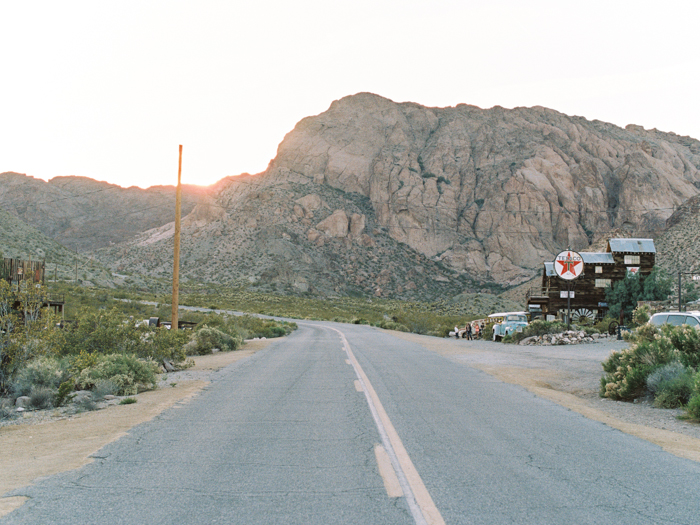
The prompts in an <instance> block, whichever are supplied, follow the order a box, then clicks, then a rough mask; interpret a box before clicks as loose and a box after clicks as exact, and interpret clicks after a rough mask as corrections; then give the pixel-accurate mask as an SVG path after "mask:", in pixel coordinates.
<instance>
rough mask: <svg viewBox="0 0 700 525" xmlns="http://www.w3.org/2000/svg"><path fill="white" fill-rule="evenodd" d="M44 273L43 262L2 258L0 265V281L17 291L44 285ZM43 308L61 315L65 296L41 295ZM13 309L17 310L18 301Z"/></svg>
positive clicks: (44, 266)
mask: <svg viewBox="0 0 700 525" xmlns="http://www.w3.org/2000/svg"><path fill="white" fill-rule="evenodd" d="M45 271H46V263H45V262H44V261H32V260H23V259H12V258H3V259H2V262H1V263H0V279H4V280H5V281H7V282H8V283H9V284H10V286H14V290H15V291H17V290H18V289H19V287H21V286H32V285H36V284H42V285H43V284H45V282H44V277H45ZM42 302H43V306H44V307H48V308H51V309H53V311H54V312H56V313H57V314H59V315H61V316H62V315H63V309H64V306H65V303H66V302H65V296H63V295H62V294H49V293H48V292H46V293H44V295H43V299H42ZM13 307H14V308H19V300H17V301H16V302H15V304H14V305H13Z"/></svg>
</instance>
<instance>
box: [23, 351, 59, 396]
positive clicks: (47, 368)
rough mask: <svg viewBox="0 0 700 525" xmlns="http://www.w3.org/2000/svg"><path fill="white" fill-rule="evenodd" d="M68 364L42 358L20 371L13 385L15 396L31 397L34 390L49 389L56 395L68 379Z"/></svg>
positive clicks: (50, 358)
mask: <svg viewBox="0 0 700 525" xmlns="http://www.w3.org/2000/svg"><path fill="white" fill-rule="evenodd" d="M68 376H69V372H68V367H67V365H66V363H64V362H61V361H59V360H58V359H55V358H52V357H40V358H38V359H35V360H34V361H32V362H31V363H29V364H28V365H27V366H26V367H24V368H23V369H22V370H20V371H19V372H18V374H17V377H16V379H15V381H14V383H13V384H12V391H13V393H14V394H15V396H17V397H19V396H29V395H31V392H32V391H33V390H36V389H39V388H47V389H49V390H50V391H52V392H53V394H54V395H55V394H56V393H58V387H59V386H60V385H61V383H63V382H64V381H66V380H67V379H68Z"/></svg>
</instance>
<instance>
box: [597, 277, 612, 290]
mask: <svg viewBox="0 0 700 525" xmlns="http://www.w3.org/2000/svg"><path fill="white" fill-rule="evenodd" d="M611 284H612V283H611V280H610V279H596V280H595V287H596V288H609V287H610V285H611Z"/></svg>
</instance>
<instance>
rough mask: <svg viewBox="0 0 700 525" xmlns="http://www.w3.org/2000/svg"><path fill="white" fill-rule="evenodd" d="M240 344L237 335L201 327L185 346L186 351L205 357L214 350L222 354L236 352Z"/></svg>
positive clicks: (240, 341) (241, 341)
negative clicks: (216, 349)
mask: <svg viewBox="0 0 700 525" xmlns="http://www.w3.org/2000/svg"><path fill="white" fill-rule="evenodd" d="M242 344H243V338H242V337H241V336H240V335H238V334H236V336H232V335H229V334H227V333H224V332H222V331H221V330H217V329H216V328H210V327H208V326H203V327H202V328H200V329H199V330H197V331H196V332H195V334H194V338H193V340H192V341H191V343H190V344H188V345H187V347H186V350H188V351H189V352H191V353H195V354H197V355H206V354H211V353H212V351H213V350H214V349H215V348H218V349H219V350H221V351H222V352H230V351H232V350H237V349H238V348H240V346H241V345H242Z"/></svg>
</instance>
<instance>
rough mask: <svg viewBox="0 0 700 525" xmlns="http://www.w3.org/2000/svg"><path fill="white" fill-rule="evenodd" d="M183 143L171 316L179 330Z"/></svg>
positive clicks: (175, 328) (176, 220) (179, 166)
mask: <svg viewBox="0 0 700 525" xmlns="http://www.w3.org/2000/svg"><path fill="white" fill-rule="evenodd" d="M181 178H182V144H180V160H179V162H178V167H177V189H176V190H175V239H174V241H175V242H174V244H175V247H174V253H173V300H172V303H173V313H172V316H171V319H172V321H171V323H170V329H171V330H177V328H178V318H177V310H178V306H179V304H178V301H179V298H178V296H179V293H180V205H181V201H182V184H181Z"/></svg>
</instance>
